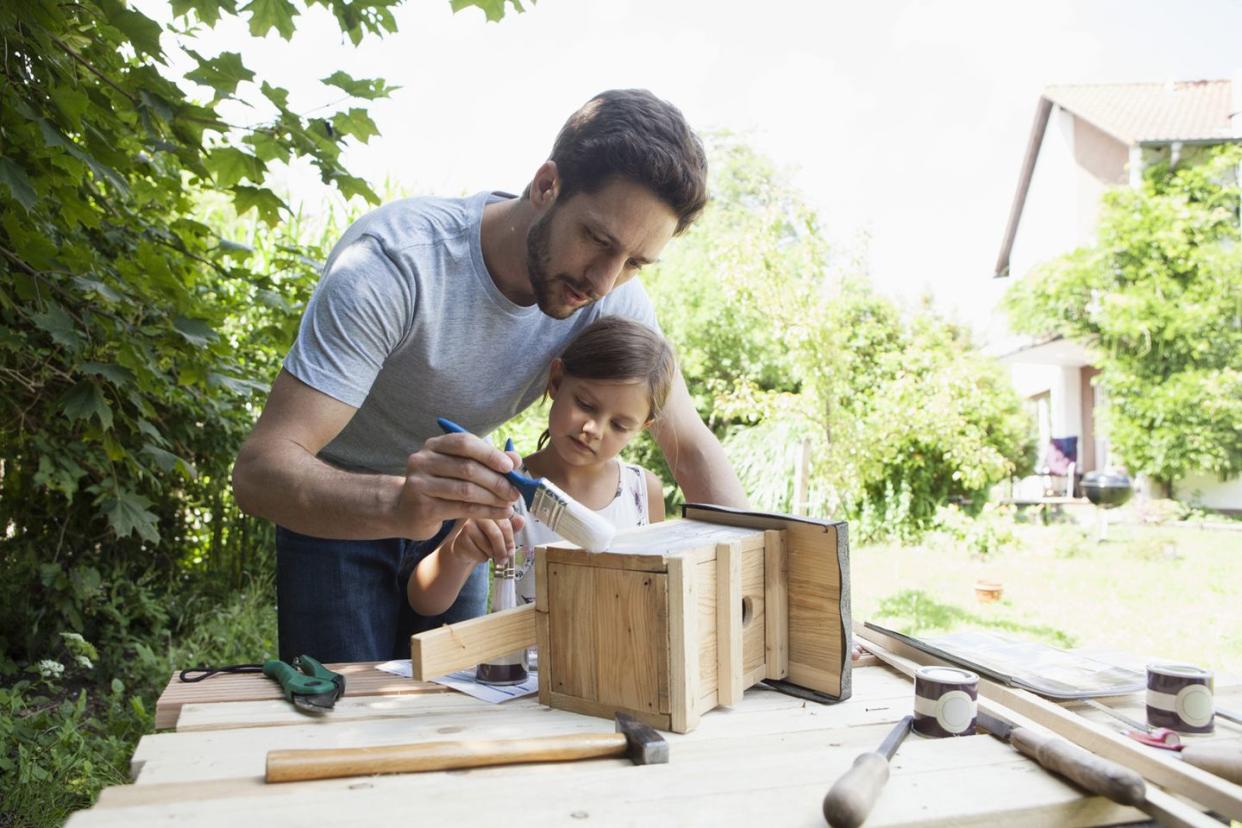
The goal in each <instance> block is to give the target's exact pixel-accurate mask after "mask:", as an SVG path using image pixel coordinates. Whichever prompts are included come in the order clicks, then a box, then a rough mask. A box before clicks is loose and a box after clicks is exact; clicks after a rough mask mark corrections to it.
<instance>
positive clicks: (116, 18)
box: [100, 0, 164, 63]
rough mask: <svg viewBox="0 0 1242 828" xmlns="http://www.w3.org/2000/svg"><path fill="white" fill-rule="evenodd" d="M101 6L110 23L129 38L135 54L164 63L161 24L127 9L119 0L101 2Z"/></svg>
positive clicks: (101, 0)
mask: <svg viewBox="0 0 1242 828" xmlns="http://www.w3.org/2000/svg"><path fill="white" fill-rule="evenodd" d="M100 6H101V7H102V8H103V11H104V14H105V15H107V19H108V23H109V24H110V25H112V26H115V27H116V28H118V29H120V31H121V33H122V34H124V35H125V36H126V37H127V38H129V43H130V45H131V46H133V47H134V51H135V52H137V53H138V54H140V55H142V54H146V55H150V56H151V57H153V58H155V59H156V60H158V61H159V62H160V63H163V62H164V52H163V50H162V49H160V34H161V33H162V32H163V31H164V29H163V27H161V26H160V24H159V23H156V22H155V21H154V20H152V19H151V18H149V17H147V16H146V15H145V14H142V13H141V12H137V11H134V10H133V9H129V8H126V7H125V6H124V5H123V4H122V3H119V2H117V0H100Z"/></svg>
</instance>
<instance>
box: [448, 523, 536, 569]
mask: <svg viewBox="0 0 1242 828" xmlns="http://www.w3.org/2000/svg"><path fill="white" fill-rule="evenodd" d="M524 524H525V520H524V518H522V517H521V516H520V515H514V516H513V517H511V518H508V519H506V520H465V521H462V522H461V523H459V524H458V525H457V528H456V529H454V530H453V534H452V535H450V536H449V540H448V544H447V548H448V550H449V551H450V552H451V553H452V554H453V555H454V556H456V557H458V558H460V559H462V560H465V561H469V562H470V563H473V564H480V563H483V562H485V561H487V560H488V559H491V560H494V561H495V562H496V563H498V564H499V563H504V562H505V561H507V560H509V559H510V558H511V557H513V553H514V550H515V548H516V547H515V544H514V540H513V536H514V535H515V534H516V533H517V532H519V531H521V529H522V526H523V525H524Z"/></svg>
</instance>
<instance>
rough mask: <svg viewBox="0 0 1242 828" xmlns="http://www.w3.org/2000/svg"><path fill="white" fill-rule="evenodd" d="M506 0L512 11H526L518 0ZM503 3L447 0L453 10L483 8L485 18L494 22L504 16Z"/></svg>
mask: <svg viewBox="0 0 1242 828" xmlns="http://www.w3.org/2000/svg"><path fill="white" fill-rule="evenodd" d="M507 2H509V3H512V4H513V9H514V11H517V12H524V11H526V9H524V8H522V3H521V2H520V0H507ZM505 3H506V0H449V5H450V6H452V8H453V11H454V12H459V11H461V10H462V9H467V8H469V7H471V6H475V7H477V8H480V9H482V10H483V13H484V14H485V15H487V19H488V21H489V22H491V23H495V22H497V21H498V20H500V19H501V18H502V17H504V16H505ZM534 4H535V0H531V5H532V6H533V5H534Z"/></svg>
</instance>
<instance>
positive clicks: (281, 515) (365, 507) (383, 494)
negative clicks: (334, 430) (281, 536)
mask: <svg viewBox="0 0 1242 828" xmlns="http://www.w3.org/2000/svg"><path fill="white" fill-rule="evenodd" d="M403 482H404V481H403V478H401V477H399V476H397V475H385V474H363V473H360V472H348V471H344V470H342V469H338V468H335V467H334V466H331V465H329V464H327V463H325V462H323V461H322V460H320V459H318V458H317V457H315V456H313V455H311V454H309V453H308V452H306V451H305V450H304V449H302V448H301V447H299V446H297V445H296V444H293V443H289V444H285V445H280V446H276V447H273V446H267V447H259V446H254V445H251V444H247V445H245V446H243V447H242V450H241V453H240V454H239V455H238V457H237V463H236V464H235V465H234V467H233V492H234V496H235V497H236V498H237V503H238V505H239V506H240V507H241V509H242V511H244V512H247V513H249V514H252V515H256V516H258V517H263V518H267V519H268V520H270V521H272V522H273V523H276V524H278V525H280V526H283V527H285V528H286V529H292V530H293V531H294V532H300V533H302V534H304V535H311V536H313V537H319V538H333V539H337V540H374V539H376V538H392V537H402V530H401V527H400V522H399V520H398V518H399V511H398V508H397V504H398V502H399V497H400V494H401V486H402V484H403Z"/></svg>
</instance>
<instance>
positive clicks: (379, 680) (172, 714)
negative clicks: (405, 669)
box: [155, 661, 448, 730]
mask: <svg viewBox="0 0 1242 828" xmlns="http://www.w3.org/2000/svg"><path fill="white" fill-rule="evenodd" d="M380 663H382V662H379V661H360V662H356V663H352V664H327V665H324V666H326V667H327V668H328V669H329V670H333V671H335V672H338V673H340V674H342V675H343V676H345V696H346V697H347V698H348V697H351V696H403V695H411V694H422V693H445V692H448V688H447V687H441V686H440V685H438V684H429V683H427V682H422V681H411V680H410V679H407V678H402V677H401V676H394V675H393V674H392V673H385V672H384V671H382V670H376V669H375V665H376V664H380ZM179 676H180V673H173V674H172V677H171V678H169V680H168V685H167V686H166V687H165V688H164V692H163V693H161V694H160V698H159V701H157V702H156V703H155V729H156V730H167V729H168V728H173V727H176V726H177V718H178V716H180V715H181V708H182V706H184V705H187V704H204V703H209V702H210V703H215V702H246V701H262V700H264V699H282V698H283V695H282V694H281V691H280V686H279V685H278V684H276V682H274V681H272V680H271V679H269V678H268V677H267V676H265V675H263V674H262V673H217V674H216V675H214V676H212V677H210V678H207V679H204V680H203V681H196V682H183V681H181V679H180V677H179Z"/></svg>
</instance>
